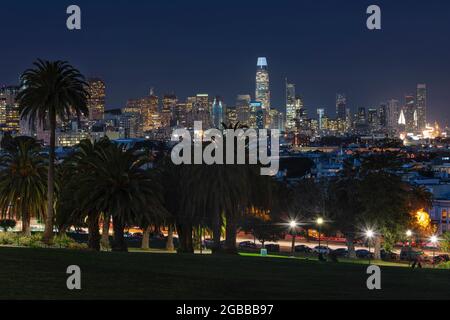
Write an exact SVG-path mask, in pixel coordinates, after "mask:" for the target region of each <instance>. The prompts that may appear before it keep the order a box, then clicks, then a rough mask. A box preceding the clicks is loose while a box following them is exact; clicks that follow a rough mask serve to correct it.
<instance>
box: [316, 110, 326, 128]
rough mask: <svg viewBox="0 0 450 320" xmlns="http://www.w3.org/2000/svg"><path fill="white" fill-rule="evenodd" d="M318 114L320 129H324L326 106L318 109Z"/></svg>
mask: <svg viewBox="0 0 450 320" xmlns="http://www.w3.org/2000/svg"><path fill="white" fill-rule="evenodd" d="M317 115H318V117H319V130H323V129H324V121H323V120H324V117H325V109H324V108H320V109H317Z"/></svg>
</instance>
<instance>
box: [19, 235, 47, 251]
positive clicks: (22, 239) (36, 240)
mask: <svg viewBox="0 0 450 320" xmlns="http://www.w3.org/2000/svg"><path fill="white" fill-rule="evenodd" d="M16 237H18V240H17V242H16V243H17V244H18V245H19V246H23V247H29V248H42V247H44V243H43V242H42V241H41V240H42V235H41V234H39V233H37V234H33V235H31V236H22V235H18V236H16Z"/></svg>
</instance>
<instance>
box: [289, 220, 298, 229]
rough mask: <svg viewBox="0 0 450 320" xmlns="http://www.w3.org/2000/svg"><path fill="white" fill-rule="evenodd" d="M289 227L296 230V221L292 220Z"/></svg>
mask: <svg viewBox="0 0 450 320" xmlns="http://www.w3.org/2000/svg"><path fill="white" fill-rule="evenodd" d="M289 226H290V227H291V229H295V228H297V221H295V220H292V221H291V222H290V223H289Z"/></svg>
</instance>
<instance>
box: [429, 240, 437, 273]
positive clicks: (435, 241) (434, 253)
mask: <svg viewBox="0 0 450 320" xmlns="http://www.w3.org/2000/svg"><path fill="white" fill-rule="evenodd" d="M430 241H431V243H432V244H433V268H435V267H436V261H435V260H434V258H435V256H436V246H437V243H438V241H439V239H438V237H437V236H432V237H431V238H430Z"/></svg>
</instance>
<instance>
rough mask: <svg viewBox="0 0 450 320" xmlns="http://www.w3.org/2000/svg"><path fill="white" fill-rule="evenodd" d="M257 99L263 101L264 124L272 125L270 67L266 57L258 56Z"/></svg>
mask: <svg viewBox="0 0 450 320" xmlns="http://www.w3.org/2000/svg"><path fill="white" fill-rule="evenodd" d="M255 100H256V101H259V102H261V107H262V111H263V116H264V126H265V127H267V128H268V126H270V78H269V67H268V64H267V59H266V58H265V57H260V58H258V63H257V66H256V93H255Z"/></svg>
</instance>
